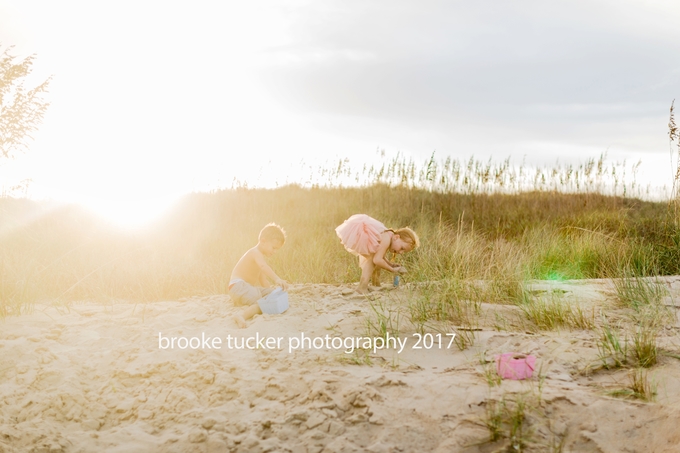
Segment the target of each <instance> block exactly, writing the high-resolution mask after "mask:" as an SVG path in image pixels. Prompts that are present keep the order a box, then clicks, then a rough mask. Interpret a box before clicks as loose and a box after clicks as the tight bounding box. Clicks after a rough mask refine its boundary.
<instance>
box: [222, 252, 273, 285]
mask: <svg viewBox="0 0 680 453" xmlns="http://www.w3.org/2000/svg"><path fill="white" fill-rule="evenodd" d="M262 264H264V265H265V266H267V267H269V265H268V264H267V262H266V261H265V257H264V255H263V254H262V252H261V251H260V250H259V249H258V248H257V246H255V247H253V248H251V249H250V250H248V251H247V252H246V253H244V254H243V256H242V257H241V259H240V260H238V263H236V266H235V267H234V270H232V271H231V278H230V280H235V279H239V278H240V279H241V280H244V281H245V282H246V283H250V284H251V285H253V286H268V283H267V280H266V278H265V277H264V274H263V273H262Z"/></svg>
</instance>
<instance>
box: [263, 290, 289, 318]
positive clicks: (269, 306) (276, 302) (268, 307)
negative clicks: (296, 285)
mask: <svg viewBox="0 0 680 453" xmlns="http://www.w3.org/2000/svg"><path fill="white" fill-rule="evenodd" d="M257 304H258V305H259V306H260V310H262V313H267V314H269V315H278V314H281V313H283V312H284V311H286V310H288V293H287V292H286V291H284V290H282V289H281V288H276V289H275V290H274V291H272V292H271V293H269V294H267V295H266V296H265V297H263V298H262V299H260V300H258V301H257Z"/></svg>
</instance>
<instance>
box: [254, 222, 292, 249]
mask: <svg viewBox="0 0 680 453" xmlns="http://www.w3.org/2000/svg"><path fill="white" fill-rule="evenodd" d="M258 240H259V241H260V242H262V241H281V244H283V243H284V242H286V232H285V231H284V230H283V228H281V227H280V226H278V225H277V224H275V223H274V222H272V223H270V224H267V225H266V226H265V227H264V228H262V230H261V231H260V236H258Z"/></svg>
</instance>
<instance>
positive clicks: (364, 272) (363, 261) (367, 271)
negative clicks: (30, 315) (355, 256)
mask: <svg viewBox="0 0 680 453" xmlns="http://www.w3.org/2000/svg"><path fill="white" fill-rule="evenodd" d="M359 267H361V280H359V289H358V291H359V292H360V293H362V294H364V293H366V292H368V282H369V280H370V279H371V275H373V270H374V269H375V264H373V260H372V259H370V258H366V257H364V256H359Z"/></svg>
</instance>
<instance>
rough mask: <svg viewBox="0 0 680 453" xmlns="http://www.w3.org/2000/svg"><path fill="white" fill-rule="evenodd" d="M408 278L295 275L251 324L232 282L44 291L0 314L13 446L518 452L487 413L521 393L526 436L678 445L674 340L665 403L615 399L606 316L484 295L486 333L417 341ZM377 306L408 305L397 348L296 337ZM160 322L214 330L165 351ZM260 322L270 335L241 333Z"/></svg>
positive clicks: (624, 446) (170, 332)
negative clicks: (575, 320) (540, 325)
mask: <svg viewBox="0 0 680 453" xmlns="http://www.w3.org/2000/svg"><path fill="white" fill-rule="evenodd" d="M664 282H665V285H666V286H667V287H668V288H669V289H670V290H671V292H670V295H669V296H667V297H666V298H665V299H664V302H665V303H666V305H668V306H669V310H671V311H672V313H673V316H675V317H676V320H675V321H673V322H669V323H668V325H665V326H663V327H662V329H661V331H660V333H659V337H658V341H659V345H660V346H661V347H662V349H663V350H664V351H666V352H669V353H673V354H676V355H680V353H679V352H678V328H679V326H680V324H679V323H678V322H677V314H676V313H675V311H676V310H677V309H676V308H674V307H673V305H674V300H676V299H677V298H678V297H677V296H678V293H679V292H680V278H676V277H669V278H665V279H664ZM532 285H533V286H532V287H533V290H534V291H536V292H546V293H551V292H552V293H559V294H563V295H565V297H567V298H568V299H569V300H570V301H572V302H573V303H579V304H583V306H584V307H608V306H610V305H611V303H612V302H611V299H612V294H611V282H608V281H606V280H588V281H568V282H561V283H552V282H533V284H532ZM411 291H412V290H410V289H408V288H407V287H400V288H397V289H395V290H392V289H389V288H387V287H385V288H382V289H381V290H380V291H375V292H373V293H372V294H371V295H370V298H371V299H372V300H369V299H367V298H365V297H363V296H360V295H358V294H356V293H354V292H353V291H352V286H351V285H345V286H333V285H311V284H310V285H296V286H293V287H292V288H291V291H290V294H289V298H290V309H289V310H288V311H287V312H286V313H284V314H281V315H261V316H256V317H255V318H254V319H253V320H251V321H249V322H248V326H247V327H246V328H245V329H239V328H237V326H236V325H235V323H234V321H233V320H232V315H233V314H234V312H235V310H237V309H236V308H234V307H233V305H232V304H231V301H230V300H229V297H228V296H225V295H215V296H212V297H203V298H193V299H189V300H183V301H167V302H157V303H148V304H127V303H115V304H95V303H79V304H73V305H71V306H69V307H61V308H59V307H54V306H48V305H37V306H36V307H35V309H34V310H33V311H32V313H30V314H27V315H22V316H15V317H8V318H5V319H4V320H1V321H0V452H3V453H5V452H103V451H106V452H126V453H127V452H265V451H271V452H296V453H297V452H299V453H304V452H307V453H312V452H423V451H428V452H429V451H433V452H492V451H506V450H507V449H508V448H512V445H511V444H512V443H513V442H515V443H517V442H519V441H518V440H517V439H518V437H517V436H515V437H514V438H513V439H514V440H513V439H509V438H508V437H509V435H507V434H505V435H502V436H500V438H499V439H497V440H495V441H490V430H489V429H488V428H487V422H488V421H489V419H490V418H489V414H491V413H493V411H492V409H493V408H494V407H500V406H498V405H497V406H494V402H495V401H502V400H504V401H505V402H506V404H507V407H508V408H516V407H517V406H516V404H517V400H518V398H519V399H520V400H522V401H524V402H525V405H526V409H525V412H526V414H527V415H526V419H525V422H524V424H523V427H522V429H523V434H522V437H521V438H522V439H524V440H522V442H524V445H523V447H522V448H524V450H525V451H560V450H559V448H561V449H562V450H561V451H565V452H678V451H680V431H679V430H677V426H678V424H679V423H680V411H679V409H680V360H679V359H677V358H674V357H671V356H669V355H663V354H662V355H660V356H659V363H658V364H657V365H655V366H654V367H652V368H651V369H650V371H649V378H650V380H652V381H653V382H654V384H655V385H656V393H657V395H656V400H655V401H652V402H646V401H642V400H639V399H627V398H621V397H615V396H612V395H613V393H612V390H616V389H621V388H625V387H626V385H628V381H629V373H630V370H629V368H618V369H616V368H612V369H603V368H602V366H601V364H602V361H601V360H599V359H598V348H597V339H598V333H597V332H596V331H588V330H575V329H574V330H570V329H568V328H563V329H561V330H556V331H536V330H535V329H533V330H532V329H529V330H523V329H525V328H526V327H522V326H523V325H522V324H521V322H516V321H515V319H516V318H515V317H517V316H521V313H519V312H518V309H517V308H516V307H514V306H510V305H507V306H505V305H498V304H482V305H481V315H480V322H479V324H478V326H476V327H475V328H476V329H479V330H474V331H458V332H459V334H467V335H471V334H474V336H475V338H474V343H473V344H472V345H471V346H470V347H468V348H467V349H465V350H460V349H459V347H458V346H457V345H456V344H455V342H454V343H453V344H452V345H451V347H449V345H448V342H449V339H450V337H447V336H446V335H445V334H446V333H447V332H448V333H455V332H456V331H457V330H456V329H455V328H451V327H449V328H445V327H442V325H439V327H438V328H442V333H443V334H444V336H443V341H442V345H441V346H438V344H437V342H436V341H435V344H433V345H432V347H430V348H429V349H427V348H423V349H415V348H414V347H413V346H415V341H416V340H417V336H415V335H414V333H415V328H413V326H409V324H408V322H407V321H406V319H407V314H405V312H399V310H398V308H397V307H398V306H399V303H400V302H401V303H403V301H404V300H406V299H408V297H409V295H410V294H412V292H411ZM678 305H680V303H679V304H678ZM376 307H377V309H378V310H380V307H382V308H383V309H386V310H387V309H389V310H393V311H392V312H391V313H393V314H394V313H401V318H400V321H399V322H400V323H401V324H400V325H399V328H398V330H399V335H400V337H402V338H406V339H407V340H408V341H407V343H406V345H405V346H404V347H403V350H402V351H401V352H398V351H397V350H396V349H395V348H388V349H382V350H376V351H375V352H374V351H372V350H369V351H365V350H362V351H354V352H352V353H346V352H345V350H344V349H340V348H333V347H331V348H329V349H327V348H326V347H325V346H326V345H324V347H322V348H320V349H315V348H314V347H313V345H312V347H301V348H299V349H295V350H292V351H291V350H289V349H288V348H289V346H290V342H291V339H293V338H296V339H299V338H300V336H301V335H302V334H304V335H305V336H306V337H308V338H321V339H325V338H326V337H327V336H328V338H329V339H330V340H331V341H332V339H333V338H337V339H338V340H336V343H335V345H336V346H337V345H338V344H339V341H341V340H342V341H349V340H346V339H348V338H355V337H368V338H369V341H374V340H375V339H374V338H373V336H372V335H369V332H368V331H367V327H366V326H367V323H366V319H373V320H374V322H375V321H377V320H378V319H377V318H376V316H375V309H376ZM390 307H392V308H390ZM620 316H621V319H624V318H625V311H621V313H620ZM517 319H519V318H517ZM499 320H501V321H502V322H501V321H499ZM393 321H394V322H396V320H394V319H393ZM393 327H395V326H393ZM454 327H455V326H454ZM504 328H505V329H507V330H503V329H504ZM159 333H160V334H161V335H162V337H163V338H168V339H171V338H172V337H175V338H179V337H185V338H186V339H187V340H188V339H190V338H191V337H196V338H197V340H194V341H193V343H192V345H193V346H197V345H198V344H199V342H198V339H200V344H201V346H200V347H198V348H197V349H192V348H191V347H186V348H185V349H180V348H179V344H182V345H183V344H184V343H179V344H177V343H176V344H175V348H174V349H170V348H167V349H160V348H159V346H165V344H164V341H165V340H161V341H160V344H159ZM228 336H230V337H231V340H232V343H231V348H230V347H228V346H229V345H228V344H227V341H226V340H227V337H228ZM206 338H208V340H206ZM215 338H219V339H220V340H221V341H222V343H221V345H218V344H217V343H216V342H215V340H214V339H215ZM247 338H254V340H251V341H250V344H251V345H253V344H254V343H255V342H256V341H257V340H258V339H260V340H261V342H260V347H259V348H257V349H247V348H246V349H237V348H236V346H238V345H239V344H240V343H239V342H240V341H243V339H247ZM262 338H271V340H266V339H265V340H262ZM435 338H436V337H435ZM279 339H280V340H279ZM428 340H429V338H428ZM168 341H170V340H168ZM267 341H268V343H267ZM293 341H294V340H293ZM320 341H321V340H318V341H317V345H320ZM325 341H329V340H325ZM211 342H212V343H211ZM277 342H278V344H277ZM343 344H344V343H343ZM217 346H220V348H219V349H218V348H217ZM331 346H333V345H331ZM511 351H512V352H522V353H526V354H532V355H535V356H536V357H537V360H538V362H537V370H536V372H535V373H534V377H533V378H532V379H528V380H524V381H514V380H503V381H502V382H501V383H500V385H490V383H489V377H492V378H493V376H494V374H493V373H494V362H493V360H494V356H495V355H496V354H500V353H503V352H511ZM492 380H493V379H492ZM503 429H506V428H503ZM507 429H508V430H509V429H510V428H507ZM508 432H509V431H508ZM559 445H561V447H559ZM510 451H515V450H510Z"/></svg>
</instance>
